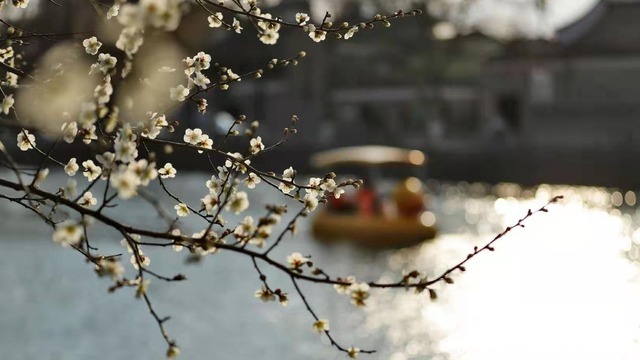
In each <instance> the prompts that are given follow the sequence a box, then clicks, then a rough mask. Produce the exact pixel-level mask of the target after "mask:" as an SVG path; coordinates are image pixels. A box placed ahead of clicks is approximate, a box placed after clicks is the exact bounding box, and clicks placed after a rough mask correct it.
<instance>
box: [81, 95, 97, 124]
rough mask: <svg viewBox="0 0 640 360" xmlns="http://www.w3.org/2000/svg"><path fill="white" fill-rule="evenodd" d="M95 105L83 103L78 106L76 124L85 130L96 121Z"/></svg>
mask: <svg viewBox="0 0 640 360" xmlns="http://www.w3.org/2000/svg"><path fill="white" fill-rule="evenodd" d="M96 110H97V107H96V104H95V103H93V102H84V103H82V105H80V114H79V115H78V122H79V123H80V125H81V126H82V127H83V128H84V129H87V128H88V127H90V126H91V125H93V123H95V122H96V120H97V119H98V118H97V116H96Z"/></svg>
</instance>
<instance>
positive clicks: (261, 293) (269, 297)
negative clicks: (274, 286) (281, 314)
mask: <svg viewBox="0 0 640 360" xmlns="http://www.w3.org/2000/svg"><path fill="white" fill-rule="evenodd" d="M255 297H257V298H258V299H260V300H262V302H268V301H276V296H275V295H274V294H273V292H271V290H269V289H267V288H266V287H263V288H262V289H260V290H256V293H255Z"/></svg>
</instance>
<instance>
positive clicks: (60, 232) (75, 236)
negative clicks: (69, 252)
mask: <svg viewBox="0 0 640 360" xmlns="http://www.w3.org/2000/svg"><path fill="white" fill-rule="evenodd" d="M82 233H83V231H82V225H81V224H79V223H77V222H75V221H72V220H67V221H64V222H62V223H59V224H56V229H55V230H54V232H53V236H52V238H53V241H54V242H55V243H58V244H60V245H62V246H65V247H66V246H69V245H76V244H78V243H79V242H80V240H81V239H82Z"/></svg>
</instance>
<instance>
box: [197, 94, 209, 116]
mask: <svg viewBox="0 0 640 360" xmlns="http://www.w3.org/2000/svg"><path fill="white" fill-rule="evenodd" d="M196 101H197V102H198V111H200V112H201V113H203V114H204V113H205V112H207V99H203V98H200V99H198V100H196Z"/></svg>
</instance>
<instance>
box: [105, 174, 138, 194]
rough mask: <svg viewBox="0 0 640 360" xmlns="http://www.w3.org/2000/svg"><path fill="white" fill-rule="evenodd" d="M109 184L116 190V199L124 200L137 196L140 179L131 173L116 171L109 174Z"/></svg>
mask: <svg viewBox="0 0 640 360" xmlns="http://www.w3.org/2000/svg"><path fill="white" fill-rule="evenodd" d="M109 183H110V184H111V186H113V188H114V189H116V190H118V197H119V198H121V199H123V200H126V199H130V198H132V197H134V196H136V195H137V194H138V187H139V186H140V178H139V177H138V176H136V174H135V173H134V172H133V171H128V170H125V171H118V172H115V173H112V174H111V177H110V180H109Z"/></svg>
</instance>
